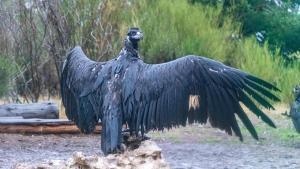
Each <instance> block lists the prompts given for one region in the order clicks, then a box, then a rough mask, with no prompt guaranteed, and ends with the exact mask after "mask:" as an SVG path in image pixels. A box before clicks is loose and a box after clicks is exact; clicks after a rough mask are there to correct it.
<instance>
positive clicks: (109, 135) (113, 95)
mask: <svg viewBox="0 0 300 169" xmlns="http://www.w3.org/2000/svg"><path fill="white" fill-rule="evenodd" d="M103 106H104V108H105V109H104V115H103V118H102V134H101V149H102V151H103V153H104V154H105V155H107V154H110V153H117V152H120V151H122V150H121V149H122V145H121V144H122V110H121V106H120V95H119V94H118V92H109V93H108V94H107V95H106V96H105V101H104V105H103Z"/></svg>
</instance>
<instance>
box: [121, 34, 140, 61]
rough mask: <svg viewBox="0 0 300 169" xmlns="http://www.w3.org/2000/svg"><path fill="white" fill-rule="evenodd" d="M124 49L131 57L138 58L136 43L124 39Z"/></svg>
mask: <svg viewBox="0 0 300 169" xmlns="http://www.w3.org/2000/svg"><path fill="white" fill-rule="evenodd" d="M124 49H125V50H126V51H127V52H129V53H130V54H131V56H132V57H136V58H139V53H138V49H139V47H138V41H130V40H129V39H128V38H126V39H125V47H124Z"/></svg>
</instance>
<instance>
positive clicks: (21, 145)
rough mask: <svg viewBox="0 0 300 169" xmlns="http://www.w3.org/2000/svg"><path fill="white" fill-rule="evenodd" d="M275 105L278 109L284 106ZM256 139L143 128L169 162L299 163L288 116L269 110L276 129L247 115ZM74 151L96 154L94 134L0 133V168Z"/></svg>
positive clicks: (231, 167)
mask: <svg viewBox="0 0 300 169" xmlns="http://www.w3.org/2000/svg"><path fill="white" fill-rule="evenodd" d="M283 110H284V109H280V110H279V111H283ZM251 118H252V120H254V124H255V126H256V128H257V131H258V133H259V136H260V141H256V140H254V139H252V138H251V137H250V135H249V134H248V133H247V131H246V130H245V129H244V128H242V132H243V133H244V140H245V141H244V142H240V141H239V140H238V138H236V137H230V136H228V135H227V134H225V133H224V132H222V131H220V130H216V129H212V128H210V127H209V126H208V125H204V126H203V125H190V126H188V127H185V128H177V129H172V130H170V131H165V132H151V133H149V134H148V136H150V137H151V138H152V139H153V140H154V141H156V142H157V144H158V145H159V146H160V147H161V148H162V151H163V155H164V157H165V158H166V160H167V162H168V163H169V164H170V166H171V168H176V169H185V168H190V169H192V168H203V169H214V168H218V169H219V168H221V169H235V168H243V169H244V168H246V169H248V168H249V169H250V168H255V169H259V168H262V169H268V168H270V169H271V168H272V169H273V168H274V169H275V168H278V169H279V168H280V169H281V168H292V169H294V168H295V169H296V168H300V134H297V133H296V132H295V130H294V129H293V126H292V123H291V122H290V119H288V118H286V117H284V116H282V115H281V114H280V113H275V114H274V113H273V114H272V119H274V121H275V123H276V124H277V126H278V128H277V129H271V128H270V127H268V126H266V125H264V124H263V123H261V122H260V121H259V120H257V119H256V118H254V117H251ZM75 151H81V152H84V153H85V154H87V155H94V154H97V155H101V152H100V136H99V135H66V134H65V135H21V134H0V168H5V169H6V168H12V167H13V166H14V165H15V164H16V163H20V162H41V161H47V160H49V159H68V158H69V157H71V156H72V154H73V153H74V152H75Z"/></svg>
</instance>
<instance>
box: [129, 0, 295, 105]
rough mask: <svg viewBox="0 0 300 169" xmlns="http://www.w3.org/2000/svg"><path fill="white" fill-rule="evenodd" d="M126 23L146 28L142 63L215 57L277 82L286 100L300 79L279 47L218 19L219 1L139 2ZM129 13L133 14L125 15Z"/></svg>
mask: <svg viewBox="0 0 300 169" xmlns="http://www.w3.org/2000/svg"><path fill="white" fill-rule="evenodd" d="M136 5H137V6H136V7H133V8H132V9H133V10H132V14H131V15H137V13H138V14H139V17H138V18H136V19H135V20H128V22H125V23H124V24H125V25H126V27H128V26H130V25H135V23H138V24H139V25H140V27H141V28H142V30H143V31H144V33H145V39H144V40H143V42H142V47H141V51H142V52H141V53H142V55H143V57H144V60H145V61H146V62H150V63H158V62H163V61H168V60H172V59H175V58H177V57H180V56H183V55H188V54H195V55H202V56H206V57H210V58H212V59H216V60H219V61H221V62H224V63H226V64H227V65H231V66H234V67H238V68H241V69H243V70H245V71H247V72H249V73H251V74H255V75H257V76H259V77H261V78H263V79H266V80H268V81H270V82H271V83H273V84H276V85H278V87H279V88H280V89H281V90H282V93H281V97H282V100H283V101H285V102H290V101H291V100H292V93H291V91H292V89H293V86H294V85H296V84H297V83H300V81H299V79H300V69H299V66H300V65H299V64H297V63H294V64H293V63H292V64H290V65H289V66H286V65H285V64H284V63H285V62H284V61H283V60H282V59H281V57H279V56H280V53H279V49H277V50H276V52H271V51H270V50H269V46H268V43H266V44H265V45H259V44H258V43H257V42H256V40H255V38H254V37H242V36H241V35H240V32H239V30H240V29H239V27H240V25H239V24H238V23H235V22H234V21H233V19H232V18H230V17H223V23H224V24H222V25H221V26H220V25H219V24H218V20H219V19H220V18H219V16H220V13H221V12H222V8H221V6H219V7H209V6H204V5H201V4H197V5H191V4H189V3H187V1H180V0H174V1H151V2H149V1H139V3H137V4H136ZM128 18H133V17H132V16H130V15H129V17H128Z"/></svg>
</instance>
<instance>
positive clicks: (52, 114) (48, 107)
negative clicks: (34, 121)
mask: <svg viewBox="0 0 300 169" xmlns="http://www.w3.org/2000/svg"><path fill="white" fill-rule="evenodd" d="M16 116H22V117H23V118H24V119H29V118H41V119H58V118H59V115H58V106H57V104H55V103H53V102H41V103H31V104H4V105H0V117H16Z"/></svg>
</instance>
